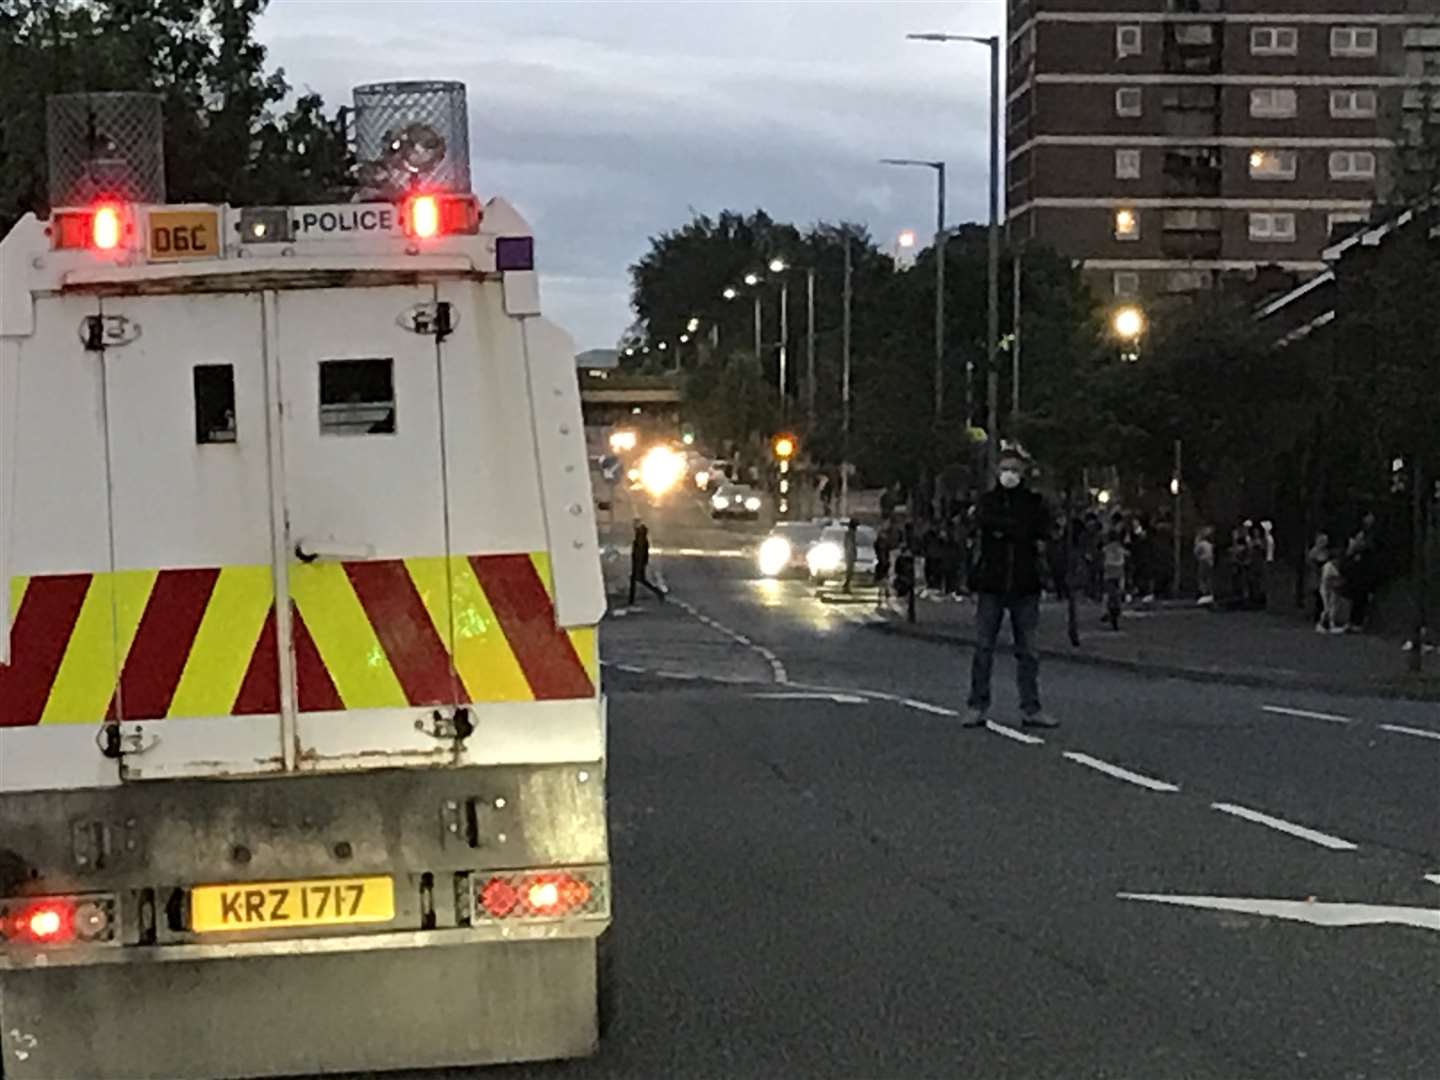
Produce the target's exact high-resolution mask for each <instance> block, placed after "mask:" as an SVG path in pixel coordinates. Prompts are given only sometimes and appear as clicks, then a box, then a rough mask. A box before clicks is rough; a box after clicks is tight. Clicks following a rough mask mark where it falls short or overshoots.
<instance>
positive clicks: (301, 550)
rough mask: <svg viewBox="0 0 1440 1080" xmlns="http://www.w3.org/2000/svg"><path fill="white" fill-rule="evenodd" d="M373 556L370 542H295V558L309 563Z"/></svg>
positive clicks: (355, 559)
mask: <svg viewBox="0 0 1440 1080" xmlns="http://www.w3.org/2000/svg"><path fill="white" fill-rule="evenodd" d="M374 557H375V547H374V545H372V544H337V543H334V542H329V541H327V542H325V543H318V544H316V543H311V542H309V541H307V540H297V541H296V542H295V558H296V559H298V560H299V561H300V562H302V563H305V564H306V565H309V564H310V563H313V562H320V561H322V560H323V561H324V562H361V561H363V560H365V559H373V558H374Z"/></svg>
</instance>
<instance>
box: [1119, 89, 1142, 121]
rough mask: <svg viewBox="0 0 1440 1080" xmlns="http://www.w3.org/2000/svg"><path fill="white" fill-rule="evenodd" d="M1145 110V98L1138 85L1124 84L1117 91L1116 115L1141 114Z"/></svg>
mask: <svg viewBox="0 0 1440 1080" xmlns="http://www.w3.org/2000/svg"><path fill="white" fill-rule="evenodd" d="M1144 110H1145V98H1144V96H1143V94H1142V93H1141V91H1140V87H1138V86H1122V87H1120V89H1119V90H1116V91H1115V115H1116V116H1140V115H1141V114H1142V113H1143V112H1144Z"/></svg>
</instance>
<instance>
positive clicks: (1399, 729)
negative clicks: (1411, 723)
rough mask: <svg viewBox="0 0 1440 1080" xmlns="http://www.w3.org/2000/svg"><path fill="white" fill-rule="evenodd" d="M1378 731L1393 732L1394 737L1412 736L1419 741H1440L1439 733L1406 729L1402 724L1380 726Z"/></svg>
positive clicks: (1415, 728)
mask: <svg viewBox="0 0 1440 1080" xmlns="http://www.w3.org/2000/svg"><path fill="white" fill-rule="evenodd" d="M1380 730H1381V731H1390V732H1394V733H1395V734H1396V735H1414V736H1415V737H1416V738H1419V739H1436V740H1440V731H1427V730H1426V729H1425V728H1418V727H1406V726H1405V725H1404V724H1381V725H1380Z"/></svg>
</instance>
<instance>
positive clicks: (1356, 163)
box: [1330, 150, 1375, 180]
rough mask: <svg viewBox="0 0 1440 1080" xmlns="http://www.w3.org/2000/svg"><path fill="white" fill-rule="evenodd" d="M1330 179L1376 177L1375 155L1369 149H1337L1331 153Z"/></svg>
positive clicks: (1370, 178) (1366, 178)
mask: <svg viewBox="0 0 1440 1080" xmlns="http://www.w3.org/2000/svg"><path fill="white" fill-rule="evenodd" d="M1330 179H1332V180H1373V179H1375V155H1374V154H1373V153H1372V152H1371V151H1369V150H1336V151H1334V152H1333V153H1332V154H1331V155H1330Z"/></svg>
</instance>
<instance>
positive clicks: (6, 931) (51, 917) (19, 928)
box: [0, 896, 117, 946]
mask: <svg viewBox="0 0 1440 1080" xmlns="http://www.w3.org/2000/svg"><path fill="white" fill-rule="evenodd" d="M116 923H117V920H116V908H115V898H114V897H113V896H38V897H26V898H24V899H16V900H0V944H4V945H10V944H14V945H36V946H56V945H101V944H110V943H113V942H114V941H115V936H116Z"/></svg>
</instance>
